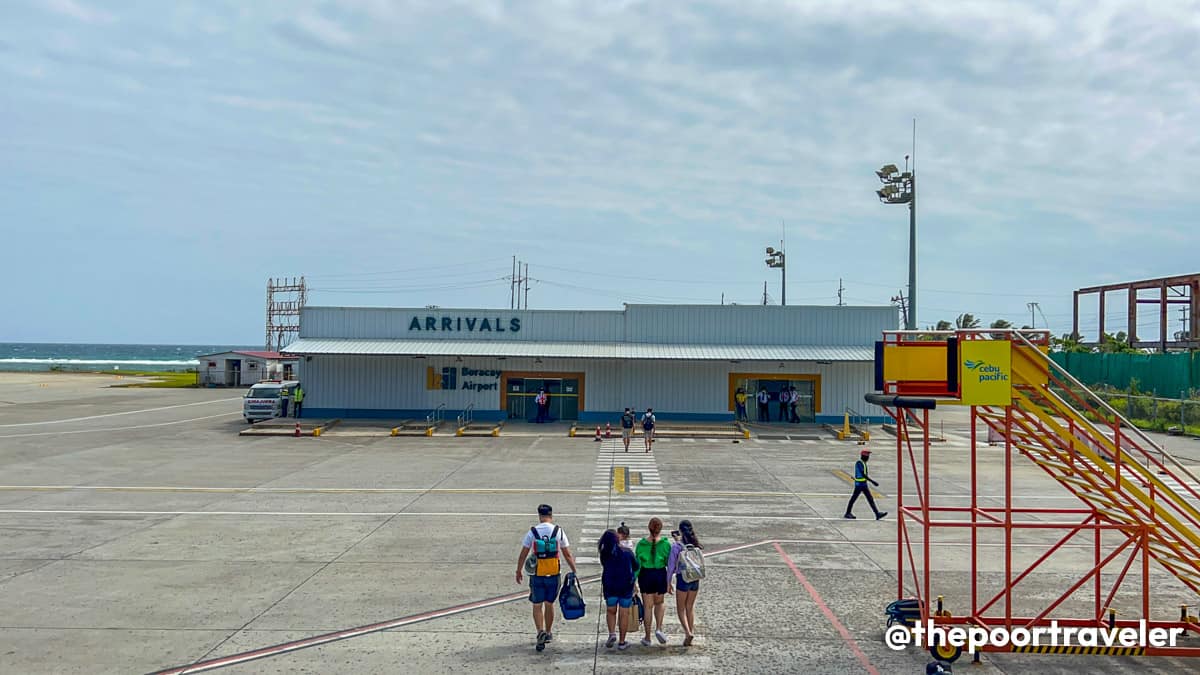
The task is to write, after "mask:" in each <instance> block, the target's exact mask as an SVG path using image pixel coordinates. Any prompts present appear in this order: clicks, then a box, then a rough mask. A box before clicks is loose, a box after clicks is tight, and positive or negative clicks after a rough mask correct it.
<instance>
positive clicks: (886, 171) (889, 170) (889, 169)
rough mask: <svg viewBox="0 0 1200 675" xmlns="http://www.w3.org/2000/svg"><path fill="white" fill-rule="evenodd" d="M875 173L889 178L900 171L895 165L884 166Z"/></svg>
mask: <svg viewBox="0 0 1200 675" xmlns="http://www.w3.org/2000/svg"><path fill="white" fill-rule="evenodd" d="M875 173H881V174H884V175H885V176H890V175H892V174H894V173H900V169H899V168H897V167H896V165H895V164H884V165H883V168H881V169H879V171H876V172H875Z"/></svg>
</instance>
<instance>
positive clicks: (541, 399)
mask: <svg viewBox="0 0 1200 675" xmlns="http://www.w3.org/2000/svg"><path fill="white" fill-rule="evenodd" d="M533 402H534V403H536V404H537V423H538V424H541V423H542V422H545V421H546V420H547V418H549V417H550V396H549V395H547V394H546V390H545V388H542V389H538V393H537V396H535V397H533Z"/></svg>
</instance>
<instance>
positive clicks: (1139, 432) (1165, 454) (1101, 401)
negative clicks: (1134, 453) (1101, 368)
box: [1016, 333, 1200, 483]
mask: <svg viewBox="0 0 1200 675" xmlns="http://www.w3.org/2000/svg"><path fill="white" fill-rule="evenodd" d="M1016 335H1017V337H1018V338H1019V339H1020V340H1021V342H1023V343H1025V346H1026V347H1030V348H1031V349H1032V350H1033V351H1034V352H1036V353H1037V354H1038V356H1040V357H1041V358H1042V359H1043V360H1044V361H1045V362H1046V363H1048V364H1050V367H1051V368H1053V369H1054V370H1056V371H1058V372H1059V373H1061V374H1062V375H1064V376H1065V377H1066V379H1067V381H1068V382H1070V383H1071V384H1073V385H1075V386H1076V387H1079V388H1080V389H1082V390H1084V391H1085V392H1089V393H1091V391H1092V390H1091V389H1088V388H1087V386H1086V385H1085V384H1083V383H1082V382H1080V381H1079V380H1077V379H1075V376H1074V375H1072V374H1071V373H1070V372H1068V371H1067V369H1066V368H1063V367H1062V366H1060V365H1058V363H1057V362H1055V360H1054V359H1052V358H1050V357H1049V356H1047V355H1046V354H1043V353H1042V351H1041V350H1040V349H1038V346H1037V345H1035V344H1033V343H1032V342H1030V341H1029V340H1027V339H1025V336H1023V335H1020V334H1019V333H1017V334H1016ZM1090 398H1093V399H1095V400H1096V401H1097V402H1098V403H1099V404H1100V406H1099V407H1100V408H1101V409H1102V410H1104V411H1105V412H1107V413H1110V414H1111V415H1112V416H1113V417H1116V418H1117V419H1118V420H1120V421H1121V422H1122V423H1123V424H1124V425H1125V426H1127V427H1129V428H1130V429H1131V430H1133V432H1134V434H1135V435H1137V436H1139V437H1140V438H1141V439H1142V440H1143V441H1145V442H1146V443H1148V444H1149V445H1150V447H1152V448H1154V449H1156V450H1158V452H1159V456H1160V459H1159V463H1162V458H1165V459H1169V460H1170V461H1171V464H1172V465H1173V466H1174V467H1175V468H1176V469H1179V471H1180V472H1181V473H1183V475H1185V476H1187V477H1188V478H1190V479H1192V481H1194V482H1196V483H1200V479H1197V478H1196V476H1195V475H1194V474H1193V473H1192V472H1191V471H1189V470H1188V468H1187V467H1186V466H1184V465H1182V464H1180V463H1179V460H1177V459H1175V456H1174V455H1172V454H1171V453H1169V452H1167V450H1166V448H1164V447H1163V446H1161V445H1159V444H1158V443H1155V442H1154V439H1152V438H1150V437H1149V436H1147V435H1146V434H1145V432H1143V431H1142V430H1141V429H1139V428H1138V427H1137V426H1135V425H1134V424H1133V422H1130V421H1129V420H1127V419H1125V416H1124V415H1122V414H1121V413H1119V412H1117V409H1116V408H1114V407H1112V406H1111V405H1109V404H1108V401H1105V400H1104V399H1102V398H1100V397H1099V396H1094V395H1093V396H1091V397H1090ZM1116 445H1117V450H1122V448H1121V447H1120V444H1119V443H1118V444H1116ZM1142 452H1146V451H1145V450H1142ZM1146 454H1149V453H1146Z"/></svg>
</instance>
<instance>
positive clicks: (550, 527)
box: [521, 523, 571, 551]
mask: <svg viewBox="0 0 1200 675" xmlns="http://www.w3.org/2000/svg"><path fill="white" fill-rule="evenodd" d="M537 531H538V537H539V538H540V537H549V536H550V535H551V534H553V533H554V523H538V524H537ZM521 546H523V547H525V548H532V547H533V533H532V532H530V531H529V530H525V538H524V539H522V540H521ZM570 546H571V542H569V541H567V531H566V530H564V529H562V528H561V527H560V528H558V550H560V551H561V550H563V549H564V548H570Z"/></svg>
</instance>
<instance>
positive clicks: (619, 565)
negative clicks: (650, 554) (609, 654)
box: [597, 530, 638, 651]
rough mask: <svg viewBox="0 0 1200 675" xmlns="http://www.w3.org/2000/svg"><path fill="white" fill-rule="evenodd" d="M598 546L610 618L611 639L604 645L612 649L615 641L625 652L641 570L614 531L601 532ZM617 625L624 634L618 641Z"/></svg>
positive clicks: (609, 632) (605, 601)
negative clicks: (630, 614) (634, 596)
mask: <svg viewBox="0 0 1200 675" xmlns="http://www.w3.org/2000/svg"><path fill="white" fill-rule="evenodd" d="M597 548H598V549H599V550H600V565H601V566H602V567H603V568H604V571H603V573H602V574H601V575H600V585H601V590H602V594H603V595H604V605H605V607H606V609H607V616H606V618H607V620H608V640H607V641H606V642H605V643H604V646H605V647H607V648H608V649H612V648H613V645H614V644H615V645H617V649H620V650H622V651H623V650H625V649H628V648H629V643H628V642H627V641H626V640H625V636H626V635H627V634H628V633H629V610H630V609H632V608H633V589H634V583H635V582H636V580H637V572H638V563H637V556H635V555H634V554H633V553H632V552H631V551H630V550H629V549H627V548H625V547H624V546H621V538H620V536H618V535H617V532H616V531H615V530H605V531H604V534H602V535H600V542H599V543H598V544H597ZM618 627H619V629H620V636H621V641H620V643H619V644H618V643H617V631H618Z"/></svg>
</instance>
